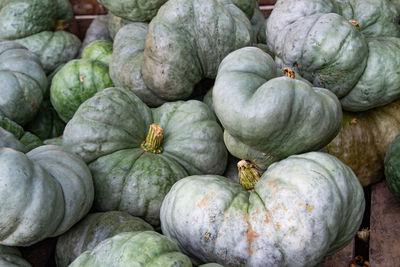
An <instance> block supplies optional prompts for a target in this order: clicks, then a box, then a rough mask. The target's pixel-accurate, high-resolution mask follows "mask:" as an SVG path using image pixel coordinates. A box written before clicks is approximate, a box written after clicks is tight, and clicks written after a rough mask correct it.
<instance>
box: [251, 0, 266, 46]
mask: <svg viewBox="0 0 400 267" xmlns="http://www.w3.org/2000/svg"><path fill="white" fill-rule="evenodd" d="M250 22H251V25H252V26H253V43H263V44H265V43H266V42H267V36H266V35H265V18H264V15H263V13H262V12H261V10H260V7H259V6H258V2H256V5H255V7H254V13H253V17H252V18H251V20H250Z"/></svg>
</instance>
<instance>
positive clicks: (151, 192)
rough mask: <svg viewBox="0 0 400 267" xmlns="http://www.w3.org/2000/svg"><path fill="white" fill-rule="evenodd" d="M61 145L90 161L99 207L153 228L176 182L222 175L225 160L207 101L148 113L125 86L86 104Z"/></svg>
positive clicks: (168, 105)
mask: <svg viewBox="0 0 400 267" xmlns="http://www.w3.org/2000/svg"><path fill="white" fill-rule="evenodd" d="M149 128H150V130H149ZM146 135H147V137H146ZM63 145H64V146H65V147H66V148H68V149H70V150H71V151H72V152H74V153H77V154H78V155H80V156H81V157H82V158H83V159H84V160H85V161H86V162H87V163H88V164H89V168H90V170H91V172H92V174H93V180H94V184H95V194H96V198H95V202H94V206H95V208H96V210H99V211H109V210H121V211H126V212H129V213H130V214H131V215H134V216H138V217H142V218H144V219H145V220H146V221H147V222H149V223H150V224H152V225H154V226H158V225H159V209H160V206H161V202H162V200H163V198H164V196H165V195H166V194H167V192H168V191H169V189H170V188H171V186H172V185H173V184H174V183H175V182H176V181H177V180H179V179H181V178H182V177H185V176H187V175H189V174H200V173H202V174H204V173H209V174H210V173H218V174H222V173H223V171H224V170H225V166H226V157H227V152H226V148H225V146H224V144H223V140H222V131H221V128H220V127H219V125H218V123H217V122H216V121H215V116H214V115H213V114H212V112H211V111H210V110H209V109H208V107H207V106H206V105H205V104H204V103H202V102H199V101H196V100H191V101H187V102H184V101H178V102H170V103H165V104H164V105H162V106H161V107H159V108H155V109H150V108H148V107H147V106H146V105H145V104H144V103H143V102H142V101H141V100H140V99H139V98H138V97H137V96H136V95H135V94H133V93H132V92H130V91H129V90H126V89H123V88H107V89H105V90H103V91H101V92H99V93H97V94H96V95H95V96H93V97H92V98H90V99H89V100H87V101H86V102H84V103H83V104H82V105H81V106H80V107H79V109H78V110H77V111H76V113H75V115H74V117H73V118H72V119H71V120H70V121H69V122H68V124H67V126H66V128H65V130H64V135H63Z"/></svg>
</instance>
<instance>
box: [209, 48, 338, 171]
mask: <svg viewBox="0 0 400 267" xmlns="http://www.w3.org/2000/svg"><path fill="white" fill-rule="evenodd" d="M278 76H279V73H278V71H277V68H276V65H275V63H274V61H273V59H272V58H271V57H270V56H269V55H268V54H266V53H264V52H263V51H262V50H260V49H259V48H256V47H246V48H242V49H239V50H236V51H235V52H232V53H231V54H229V55H228V56H227V57H226V58H225V59H224V60H223V61H222V63H221V64H220V66H219V70H218V75H217V78H216V80H215V84H214V88H213V103H214V109H215V113H216V115H217V117H218V119H219V120H220V122H221V124H222V126H223V128H224V129H225V132H224V141H225V145H226V146H227V148H228V150H229V152H230V153H231V154H232V155H233V156H235V157H237V158H241V159H247V160H250V161H252V162H253V163H255V164H256V165H257V166H258V167H259V168H260V169H261V170H265V169H266V168H267V167H268V166H269V165H270V164H271V163H273V162H275V161H278V160H280V159H284V158H286V157H288V156H290V155H292V154H297V153H303V152H307V151H313V150H318V149H321V148H323V147H324V146H325V145H327V144H328V143H329V142H330V141H331V140H332V139H333V138H334V137H335V136H336V135H337V133H338V132H339V131H340V127H341V123H342V110H341V107H340V103H339V101H338V99H337V97H336V96H335V95H334V94H333V93H332V92H330V91H329V90H326V89H323V88H317V87H312V86H311V85H310V84H309V83H307V82H304V81H302V80H298V79H292V78H289V77H278Z"/></svg>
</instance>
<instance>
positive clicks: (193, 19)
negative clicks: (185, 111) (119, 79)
mask: <svg viewBox="0 0 400 267" xmlns="http://www.w3.org/2000/svg"><path fill="white" fill-rule="evenodd" d="M251 2H253V3H254V1H251ZM252 10H253V8H252ZM252 37H253V32H252V27H251V24H250V21H249V19H248V18H247V16H246V15H245V14H244V13H243V12H242V10H240V9H239V8H238V7H237V6H235V5H234V4H233V3H232V2H231V1H230V0H201V1H199V0H189V1H187V0H169V1H168V2H167V3H165V4H164V5H163V6H162V7H161V8H160V10H159V12H158V13H157V16H156V17H154V18H153V20H152V21H151V22H150V24H149V29H148V32H147V37H146V45H145V47H146V49H145V51H144V54H143V65H142V74H143V79H144V81H145V84H146V85H147V87H148V88H149V89H150V90H151V91H152V92H153V93H154V94H156V95H157V96H158V97H160V98H162V99H163V100H165V101H173V100H178V99H186V98H188V97H189V96H190V95H191V94H192V92H193V89H194V86H195V85H196V84H197V83H198V82H200V80H201V79H203V78H211V79H214V78H215V76H216V74H217V70H218V66H219V64H220V62H221V61H222V59H223V58H224V57H225V56H226V55H227V54H228V53H230V52H232V51H234V50H236V49H238V48H241V47H244V46H248V45H250V44H251V42H252Z"/></svg>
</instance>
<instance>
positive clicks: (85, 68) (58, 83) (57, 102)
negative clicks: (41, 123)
mask: <svg viewBox="0 0 400 267" xmlns="http://www.w3.org/2000/svg"><path fill="white" fill-rule="evenodd" d="M110 86H113V83H112V80H111V78H110V76H109V75H108V67H107V66H106V65H104V64H102V63H101V62H99V61H92V60H88V59H76V60H72V61H70V62H68V63H67V64H66V65H65V66H64V67H62V69H60V70H59V71H58V72H57V73H56V75H55V76H54V78H53V80H52V82H51V88H50V100H51V103H52V105H53V107H54V109H55V110H56V111H57V114H58V116H60V118H61V119H62V120H63V121H65V122H68V121H69V120H70V119H71V118H72V116H73V115H74V113H75V111H76V110H77V109H78V107H79V106H80V105H81V104H82V103H83V102H84V101H85V100H86V99H88V98H90V97H92V96H93V95H94V94H95V93H97V92H99V91H101V90H103V89H104V88H107V87H110Z"/></svg>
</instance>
